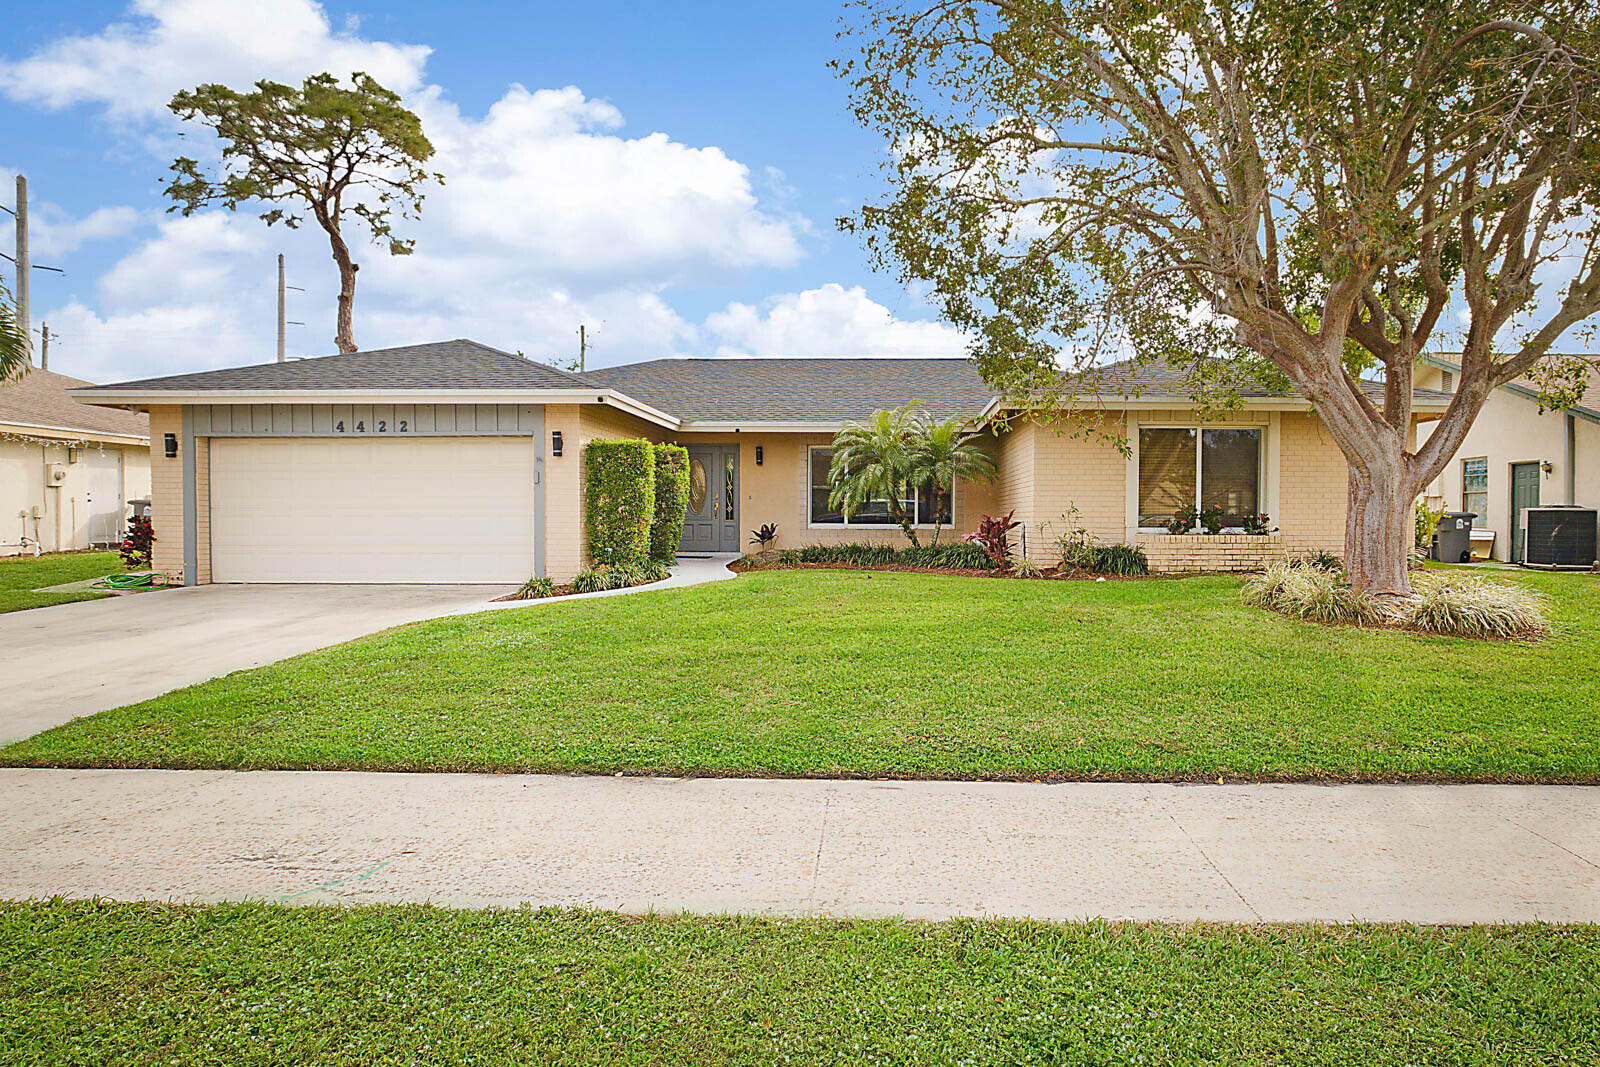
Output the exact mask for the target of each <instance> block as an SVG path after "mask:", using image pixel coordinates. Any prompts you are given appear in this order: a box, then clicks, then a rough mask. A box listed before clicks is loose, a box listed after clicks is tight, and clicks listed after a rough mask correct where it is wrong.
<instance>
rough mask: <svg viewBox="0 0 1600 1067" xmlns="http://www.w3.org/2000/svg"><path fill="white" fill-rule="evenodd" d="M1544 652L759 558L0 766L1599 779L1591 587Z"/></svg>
mask: <svg viewBox="0 0 1600 1067" xmlns="http://www.w3.org/2000/svg"><path fill="white" fill-rule="evenodd" d="M1509 580H1514V581H1518V582H1521V583H1525V584H1526V585H1527V586H1528V587H1530V588H1533V589H1538V590H1541V591H1543V592H1544V593H1546V594H1547V595H1548V596H1549V597H1550V599H1551V604H1552V608H1553V613H1554V616H1553V624H1554V630H1553V633H1552V635H1551V636H1550V637H1549V638H1547V639H1545V640H1543V641H1541V642H1538V643H1536V644H1525V643H1518V642H1485V641H1467V640H1463V639H1459V638H1448V637H1438V636H1427V635H1420V634H1411V633H1401V632H1394V631H1381V630H1366V629H1354V628H1342V627H1339V628H1335V627H1324V626H1319V625H1317V624H1315V623H1310V622H1305V621H1302V620H1299V619H1292V618H1287V617H1285V616H1282V615H1279V614H1276V613H1273V612H1268V611H1262V610H1260V609H1258V608H1252V607H1248V606H1246V605H1244V604H1242V603H1240V601H1239V596H1238V589H1239V581H1238V580H1237V579H1234V578H1227V577H1212V578H1187V579H1170V580H1169V579H1161V580H1156V579H1151V580H1133V581H1107V582H1056V581H1034V582H1025V581H1005V580H1000V579H994V578H953V577H943V576H931V575H919V574H901V573H871V572H849V571H809V570H808V571H780V572H770V573H769V572H762V573H752V574H746V575H743V576H741V577H740V578H739V579H737V580H736V581H731V582H721V583H716V584H713V585H706V586H698V587H693V588H688V589H679V590H665V591H661V592H657V593H649V594H643V595H639V596H631V597H622V598H614V599H609V600H600V601H579V602H574V603H567V604H561V603H548V604H543V605H541V606H539V607H536V608H532V609H527V610H521V611H510V612H498V613H492V614H481V615H474V616H466V617H460V618H452V619H442V620H437V621H433V622H427V623H420V624H416V625H412V626H407V627H403V628H400V629H397V630H392V631H389V632H386V633H383V634H380V635H375V636H373V637H371V638H366V639H363V640H360V641H356V642H353V643H351V644H347V645H343V646H340V647H337V648H333V649H329V650H324V651H321V652H316V653H312V654H310V655H305V656H300V657H298V658H296V659H292V660H287V661H285V662H283V663H279V664H275V665H272V666H268V667H264V668H260V669H257V670H252V671H246V672H242V673H239V674H234V675H230V676H228V677H226V678H221V679H217V680H215V681H211V682H207V683H204V684H202V685H198V686H194V687H191V688H188V689H183V690H178V691H176V692H173V693H169V694H167V695H165V696H162V697H159V698H157V699H155V700H151V701H148V702H146V703H143V704H138V705H134V706H132V707H129V708H123V709H119V710H115V711H109V712H105V713H102V714H99V715H95V716H92V717H89V718H85V719H80V720H77V721H75V722H72V723H69V724H67V725H65V726H61V727H58V728H56V729H54V730H51V731H48V732H46V733H44V734H41V735H39V736H37V737H34V738H31V739H29V740H26V741H22V742H19V743H17V744H15V745H13V746H11V747H9V748H7V749H5V750H3V751H0V762H3V763H6V764H10V765H29V766H72V767H119V766H127V767H190V768H246V769H258V768H352V769H369V770H440V771H446V770H448V771H584V772H624V773H644V772H649V773H663V774H682V773H711V774H719V775H805V776H905V777H959V778H1086V779H1096V778H1105V779H1127V780H1144V779H1156V780H1160V779H1202V778H1203V779H1215V778H1218V777H1228V778H1244V779H1358V780H1385V779H1411V780H1427V779H1470V780H1480V781H1492V780H1508V781H1551V782H1600V717H1597V716H1596V715H1595V714H1594V708H1596V707H1600V671H1597V670H1596V669H1595V650H1596V649H1597V648H1600V583H1597V582H1596V581H1595V580H1594V579H1592V578H1590V577H1589V576H1586V575H1559V574H1557V575H1551V574H1533V573H1528V574H1520V575H1515V576H1512V577H1510V579H1509Z"/></svg>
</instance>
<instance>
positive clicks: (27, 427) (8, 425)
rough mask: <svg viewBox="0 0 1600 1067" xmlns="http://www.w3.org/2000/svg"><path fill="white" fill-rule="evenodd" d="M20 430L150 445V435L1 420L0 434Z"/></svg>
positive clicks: (119, 443) (106, 442) (108, 441)
mask: <svg viewBox="0 0 1600 1067" xmlns="http://www.w3.org/2000/svg"><path fill="white" fill-rule="evenodd" d="M13 430H20V431H24V432H26V433H30V434H34V433H36V434H40V435H43V436H48V437H52V438H60V439H61V440H63V441H65V440H78V441H96V442H103V443H105V444H108V445H148V444H149V443H150V435H149V434H137V433H119V432H118V431H116V430H92V429H89V428H88V427H86V426H56V425H52V424H50V423H43V422H21V421H19V420H17V419H7V418H0V433H5V432H10V431H13Z"/></svg>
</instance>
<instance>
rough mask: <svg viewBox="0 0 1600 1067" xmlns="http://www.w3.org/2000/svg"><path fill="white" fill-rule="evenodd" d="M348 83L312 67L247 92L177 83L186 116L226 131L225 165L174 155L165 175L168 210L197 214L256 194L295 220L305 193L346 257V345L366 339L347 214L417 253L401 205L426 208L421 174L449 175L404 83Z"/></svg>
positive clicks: (268, 214) (273, 215)
mask: <svg viewBox="0 0 1600 1067" xmlns="http://www.w3.org/2000/svg"><path fill="white" fill-rule="evenodd" d="M350 83H351V84H350V86H349V87H346V86H343V85H340V84H339V82H338V79H336V78H335V77H334V76H333V75H331V74H314V75H312V76H311V77H309V78H307V79H306V80H305V82H304V83H303V84H302V85H301V86H300V88H298V89H297V88H295V87H293V86H290V85H281V84H279V83H278V82H273V81H259V82H256V88H255V91H254V92H249V93H241V92H236V91H235V90H233V89H230V88H228V87H227V86H226V85H202V86H199V87H198V88H196V89H191V90H186V91H184V92H180V93H178V94H177V95H176V96H174V97H173V98H172V103H171V104H169V105H168V106H169V107H170V108H171V109H172V111H173V113H174V114H176V115H177V116H178V117H179V118H181V119H184V120H185V121H189V120H194V121H198V122H199V123H201V124H202V125H204V126H208V127H210V128H211V129H212V130H215V131H216V134H217V136H218V137H219V138H221V139H222V170H221V173H220V174H219V175H218V176H217V177H215V178H211V177H207V176H206V175H205V174H204V173H202V171H201V169H200V165H199V164H198V163H197V162H195V161H194V160H192V159H188V158H184V157H180V158H179V159H178V160H177V161H176V162H174V163H173V164H172V170H173V172H174V173H175V174H176V175H177V177H175V178H170V179H168V180H167V182H166V187H167V189H166V191H167V196H169V197H170V198H171V199H173V200H175V201H177V203H176V204H175V205H174V206H173V207H171V208H169V209H168V210H169V211H181V212H182V213H183V214H184V215H185V216H187V215H192V214H193V213H194V212H196V211H198V210H199V209H200V208H202V207H205V206H208V205H211V204H221V205H222V206H223V207H225V208H227V209H228V210H229V211H233V210H234V209H236V208H237V207H238V206H239V205H240V204H241V203H244V202H245V201H250V200H257V201H262V202H264V203H266V204H270V205H273V206H272V207H270V208H269V209H268V210H266V211H264V212H262V214H261V219H262V221H263V222H265V223H266V224H267V225H268V226H272V225H275V224H277V223H279V222H281V223H283V224H284V225H285V226H288V227H289V228H291V229H294V228H296V227H298V226H299V225H300V222H301V217H300V215H298V214H296V213H295V211H294V210H293V209H291V208H288V207H285V206H283V205H286V204H294V205H303V206H304V207H305V209H306V210H308V211H310V213H311V217H312V218H313V219H315V220H316V222H317V225H318V226H321V227H322V229H323V231H324V232H325V233H326V234H327V235H328V243H329V245H330V246H331V248H332V251H333V261H334V262H335V263H336V264H338V266H339V313H338V324H337V328H336V330H335V335H334V343H335V344H337V345H338V347H339V351H340V352H354V351H355V350H356V342H355V336H354V330H353V325H352V320H353V314H354V308H355V300H356V271H358V270H360V269H361V268H360V266H359V265H358V264H357V263H356V262H355V260H354V259H353V258H351V255H350V246H349V245H348V244H346V243H345V239H344V234H343V232H342V227H343V223H344V220H345V215H346V214H347V213H348V214H351V215H354V216H356V217H357V218H358V219H360V220H361V221H362V222H363V223H364V224H365V225H366V228H367V230H368V232H369V233H370V234H371V236H372V239H373V241H374V242H376V243H380V244H387V245H388V246H389V254H390V255H395V256H404V255H409V254H410V253H411V251H412V248H413V247H414V245H415V242H414V241H408V240H403V239H401V238H399V237H396V236H395V233H394V216H395V215H396V214H398V215H399V217H400V218H404V219H416V218H417V217H418V215H419V214H420V212H421V210H422V199H423V196H422V192H421V191H420V190H421V186H422V184H423V183H424V182H427V181H430V180H432V181H438V182H443V181H444V177H443V175H440V174H436V173H430V172H428V171H426V170H424V169H423V167H422V164H424V163H426V162H427V161H428V159H429V158H430V157H432V155H433V145H432V144H431V143H429V141H428V139H427V138H426V137H425V136H423V133H422V120H421V119H419V118H417V116H416V115H415V114H413V113H412V112H410V111H408V110H406V108H405V107H403V106H401V103H400V96H399V94H398V93H395V92H392V91H390V90H388V89H385V88H384V87H383V86H382V85H379V84H378V83H377V81H375V80H374V79H373V78H371V77H369V76H368V75H366V74H362V73H359V72H358V73H356V74H352V75H351V76H350Z"/></svg>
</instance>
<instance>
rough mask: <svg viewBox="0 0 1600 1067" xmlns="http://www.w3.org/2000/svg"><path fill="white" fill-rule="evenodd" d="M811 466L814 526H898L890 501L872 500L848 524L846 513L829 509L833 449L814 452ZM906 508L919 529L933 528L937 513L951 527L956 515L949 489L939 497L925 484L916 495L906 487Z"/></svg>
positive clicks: (812, 519)
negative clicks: (913, 517) (829, 472)
mask: <svg viewBox="0 0 1600 1067" xmlns="http://www.w3.org/2000/svg"><path fill="white" fill-rule="evenodd" d="M809 455H810V463H811V472H810V474H811V481H810V484H811V525H812V526H845V525H849V526H894V525H895V521H894V517H893V516H892V515H890V514H889V501H888V500H873V501H869V502H868V503H867V504H866V505H864V506H863V507H861V508H858V509H856V510H855V511H852V512H851V513H850V516H849V521H848V523H847V522H846V520H845V515H844V514H843V513H842V512H839V511H835V510H833V509H832V508H830V507H828V496H829V494H831V493H832V492H833V486H831V485H829V484H828V467H829V466H830V465H831V464H832V463H833V449H831V448H813V449H811V450H810V453H809ZM901 499H903V500H904V501H905V504H906V507H907V508H908V509H909V510H910V511H911V513H912V514H913V515H914V516H915V522H916V524H917V525H918V526H931V525H933V522H934V516H935V513H937V515H938V521H939V522H941V523H944V524H946V525H948V524H949V522H950V519H951V515H952V514H953V508H952V501H951V493H950V490H948V489H946V490H944V491H943V492H941V493H939V494H937V496H936V495H935V494H934V492H933V486H932V485H923V486H922V487H921V488H919V489H918V490H917V491H916V492H915V493H913V492H912V491H911V487H910V486H909V485H908V486H906V494H905V496H904V497H902V498H901Z"/></svg>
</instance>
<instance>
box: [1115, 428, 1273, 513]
mask: <svg viewBox="0 0 1600 1067" xmlns="http://www.w3.org/2000/svg"><path fill="white" fill-rule="evenodd" d="M1270 428H1271V427H1270V426H1269V425H1268V424H1264V423H1251V424H1249V425H1239V424H1238V423H1230V422H1140V423H1139V424H1138V425H1137V426H1135V427H1133V430H1134V446H1135V448H1137V447H1138V436H1137V435H1138V433H1140V432H1141V431H1144V430H1193V431H1194V435H1195V442H1194V444H1195V449H1194V507H1195V510H1196V511H1198V510H1199V508H1200V501H1201V500H1202V499H1204V488H1203V487H1204V485H1205V451H1206V450H1205V432H1206V431H1207V430H1254V431H1255V434H1256V504H1257V506H1260V505H1262V504H1264V503H1265V502H1266V499H1267V436H1268V430H1269V429H1270ZM1131 458H1132V462H1133V472H1134V473H1133V479H1134V480H1133V493H1134V498H1133V515H1134V522H1135V523H1136V524H1137V522H1138V514H1139V493H1140V486H1139V464H1138V458H1139V457H1138V452H1137V451H1136V452H1135V453H1134V455H1133V456H1132V457H1131ZM1135 529H1136V531H1137V532H1138V533H1139V534H1141V535H1146V536H1160V535H1165V536H1167V537H1186V536H1188V535H1189V534H1191V533H1193V532H1194V531H1195V530H1204V527H1203V526H1201V525H1200V521H1199V519H1198V518H1197V519H1196V520H1195V524H1194V526H1193V527H1191V528H1190V529H1188V530H1185V531H1184V532H1183V533H1181V534H1175V533H1173V532H1172V531H1171V530H1169V529H1167V528H1166V527H1165V526H1138V525H1136V526H1135ZM1222 533H1223V534H1242V533H1244V527H1243V526H1224V527H1223V528H1222Z"/></svg>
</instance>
